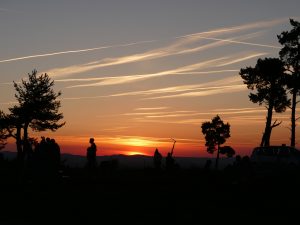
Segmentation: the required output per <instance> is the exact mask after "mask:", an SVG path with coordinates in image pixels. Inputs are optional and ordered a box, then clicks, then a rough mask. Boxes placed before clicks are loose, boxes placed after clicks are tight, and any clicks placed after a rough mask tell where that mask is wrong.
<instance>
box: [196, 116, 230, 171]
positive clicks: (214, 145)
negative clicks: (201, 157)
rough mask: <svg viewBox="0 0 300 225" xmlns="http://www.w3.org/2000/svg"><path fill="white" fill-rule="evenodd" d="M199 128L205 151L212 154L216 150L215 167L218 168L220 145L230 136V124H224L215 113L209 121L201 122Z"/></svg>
mask: <svg viewBox="0 0 300 225" xmlns="http://www.w3.org/2000/svg"><path fill="white" fill-rule="evenodd" d="M201 128H202V133H203V134H204V136H205V140H206V143H205V146H207V152H209V153H211V154H213V153H214V152H215V151H217V157H216V164H215V167H216V169H218V164H219V157H220V153H221V145H222V144H224V143H225V142H226V139H227V138H229V137H230V125H229V123H226V124H225V123H224V122H223V120H221V118H220V117H219V116H218V115H217V116H215V117H214V118H213V119H212V120H211V122H210V121H207V122H203V123H202V126H201Z"/></svg>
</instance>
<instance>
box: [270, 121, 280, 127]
mask: <svg viewBox="0 0 300 225" xmlns="http://www.w3.org/2000/svg"><path fill="white" fill-rule="evenodd" d="M281 123H282V121H280V122H279V123H277V120H275V121H274V123H273V124H272V125H271V129H273V128H274V127H277V126H279V125H280V124H281Z"/></svg>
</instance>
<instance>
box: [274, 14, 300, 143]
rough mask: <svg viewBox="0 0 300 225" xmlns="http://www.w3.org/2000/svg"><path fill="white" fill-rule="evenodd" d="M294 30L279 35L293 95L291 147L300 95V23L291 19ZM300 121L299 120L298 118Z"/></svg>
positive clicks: (281, 51) (281, 53) (293, 140)
mask: <svg viewBox="0 0 300 225" xmlns="http://www.w3.org/2000/svg"><path fill="white" fill-rule="evenodd" d="M290 24H291V25H292V27H293V29H292V30H290V31H284V32H282V33H281V34H280V35H278V36H277V37H278V41H279V43H280V44H281V45H283V48H282V49H281V50H280V52H279V55H280V58H281V60H282V61H283V62H284V63H285V66H286V68H287V70H288V71H289V73H290V75H289V76H288V82H287V84H288V89H289V91H290V93H291V94H292V105H291V111H292V112H291V146H293V147H295V145H296V120H297V119H296V107H297V103H299V101H297V96H299V95H300V23H299V22H297V21H295V20H293V19H290ZM298 119H299V118H298Z"/></svg>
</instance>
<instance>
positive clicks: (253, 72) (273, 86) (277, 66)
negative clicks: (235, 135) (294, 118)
mask: <svg viewBox="0 0 300 225" xmlns="http://www.w3.org/2000/svg"><path fill="white" fill-rule="evenodd" d="M284 72H285V68H284V64H283V62H282V61H281V60H280V59H277V58H265V59H258V60H257V63H256V65H255V67H254V68H252V67H246V68H245V69H243V68H242V69H241V70H240V75H241V77H242V78H243V80H244V84H247V87H248V89H250V90H252V91H254V92H252V93H250V95H249V98H250V101H252V102H253V103H258V104H259V105H262V104H264V105H265V106H266V108H267V117H266V120H267V121H266V126H265V131H264V133H263V137H262V140H261V146H269V145H270V138H271V133H272V129H273V128H274V127H277V126H279V125H280V124H281V122H282V121H281V122H277V120H275V121H274V122H273V124H272V116H273V110H275V112H278V113H281V112H284V111H285V110H286V107H287V106H289V105H290V100H289V99H288V97H287V93H286V90H285V84H286V81H285V73H284Z"/></svg>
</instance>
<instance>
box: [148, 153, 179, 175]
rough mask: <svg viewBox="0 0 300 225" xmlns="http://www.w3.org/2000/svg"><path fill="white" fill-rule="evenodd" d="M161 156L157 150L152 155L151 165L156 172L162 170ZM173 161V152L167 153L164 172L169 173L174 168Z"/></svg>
mask: <svg viewBox="0 0 300 225" xmlns="http://www.w3.org/2000/svg"><path fill="white" fill-rule="evenodd" d="M162 159H163V156H162V154H161V153H160V152H159V151H158V149H155V151H154V155H153V163H154V167H155V169H156V170H161V168H162ZM175 165H176V164H175V159H174V158H173V151H171V152H168V154H167V156H166V170H167V171H171V170H173V169H174V168H175Z"/></svg>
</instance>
